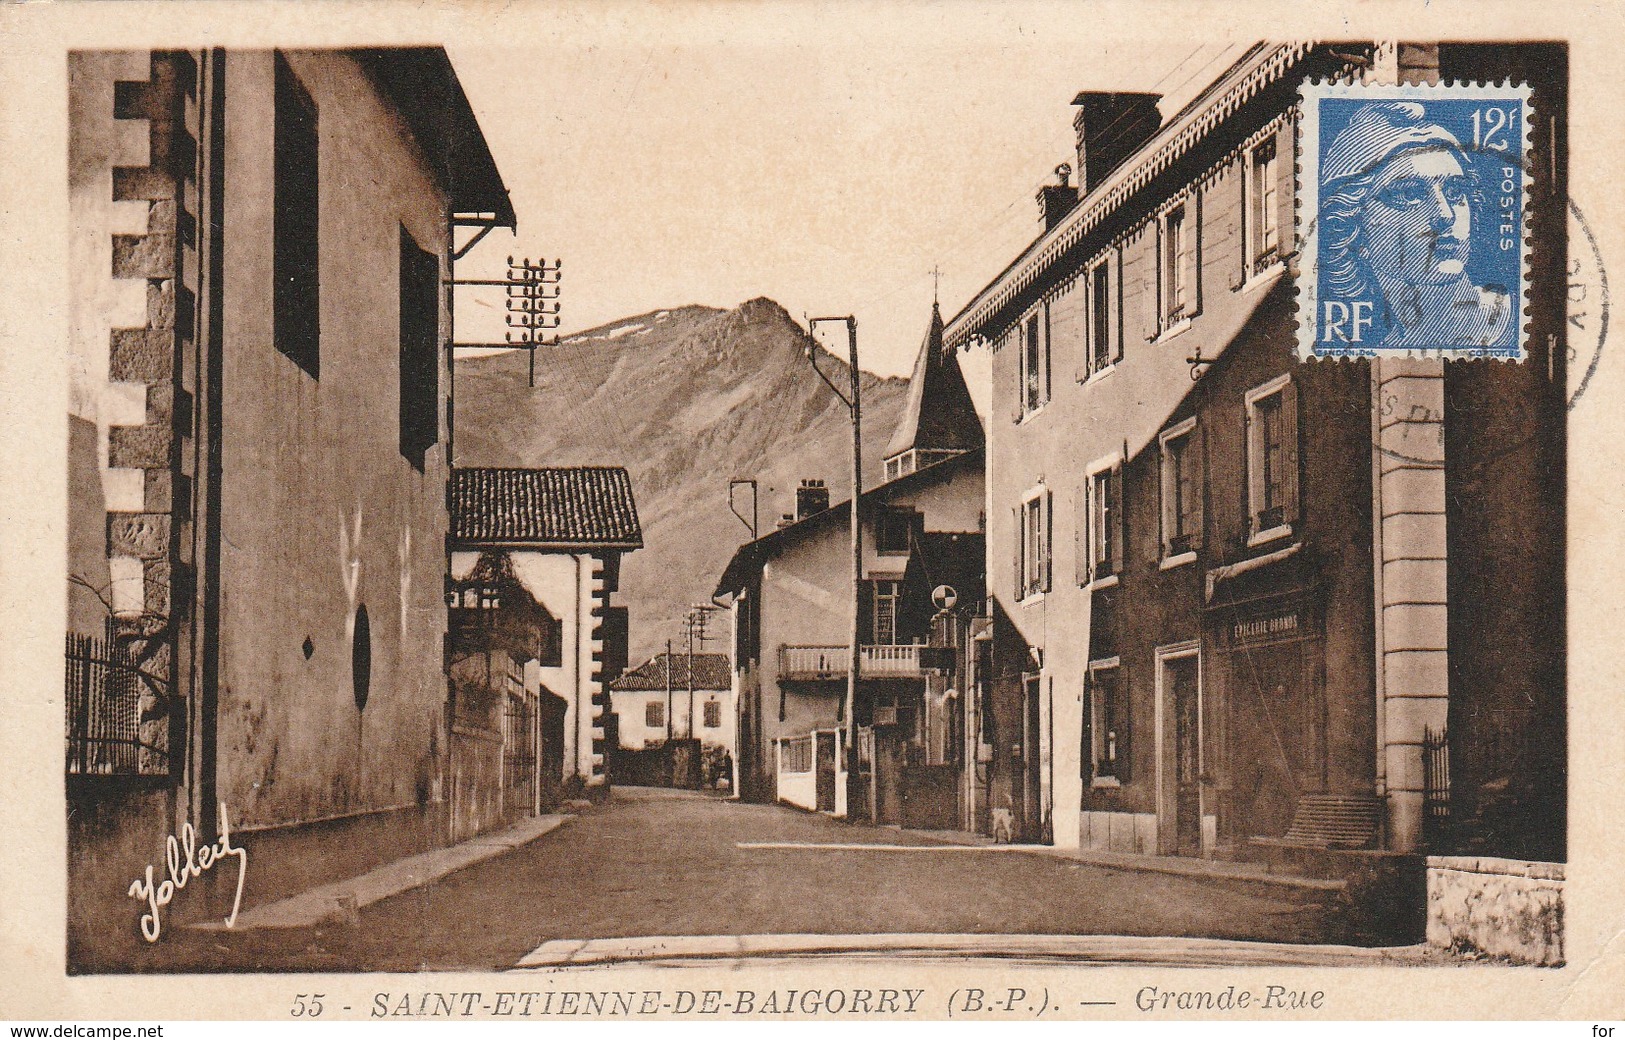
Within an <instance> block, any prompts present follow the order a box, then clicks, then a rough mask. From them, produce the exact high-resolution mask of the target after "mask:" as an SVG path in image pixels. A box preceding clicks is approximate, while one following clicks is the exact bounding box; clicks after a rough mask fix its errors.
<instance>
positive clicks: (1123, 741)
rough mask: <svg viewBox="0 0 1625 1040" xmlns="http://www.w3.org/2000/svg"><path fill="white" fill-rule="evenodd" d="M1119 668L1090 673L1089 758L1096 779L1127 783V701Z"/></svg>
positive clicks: (1098, 668)
mask: <svg viewBox="0 0 1625 1040" xmlns="http://www.w3.org/2000/svg"><path fill="white" fill-rule="evenodd" d="M1118 672H1119V669H1118V668H1117V667H1116V666H1115V665H1114V666H1111V667H1105V668H1102V667H1096V668H1093V669H1091V670H1090V672H1089V714H1088V716H1087V721H1088V725H1089V728H1090V734H1091V740H1090V744H1091V745H1092V747H1091V749H1090V750H1091V755H1090V757H1091V759H1092V760H1093V763H1094V775H1095V778H1096V779H1101V778H1105V777H1111V778H1113V779H1115V780H1118V781H1119V782H1127V780H1128V765H1129V726H1128V721H1129V716H1128V702H1127V699H1126V696H1125V693H1126V691H1125V690H1124V689H1123V684H1122V681H1121V676H1120V675H1119V674H1118Z"/></svg>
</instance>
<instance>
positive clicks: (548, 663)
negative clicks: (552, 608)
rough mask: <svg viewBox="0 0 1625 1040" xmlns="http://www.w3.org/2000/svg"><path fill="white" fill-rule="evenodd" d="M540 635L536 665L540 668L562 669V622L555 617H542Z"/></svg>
mask: <svg viewBox="0 0 1625 1040" xmlns="http://www.w3.org/2000/svg"><path fill="white" fill-rule="evenodd" d="M540 627H541V635H540V637H539V638H538V639H537V647H536V663H537V665H538V666H540V667H542V668H563V667H564V622H563V621H561V620H559V619H558V618H556V617H544V618H542V621H541V626H540Z"/></svg>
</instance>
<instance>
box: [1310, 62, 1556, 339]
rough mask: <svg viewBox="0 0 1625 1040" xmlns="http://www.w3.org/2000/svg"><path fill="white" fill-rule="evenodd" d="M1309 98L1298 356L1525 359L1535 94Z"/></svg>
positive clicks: (1501, 91)
mask: <svg viewBox="0 0 1625 1040" xmlns="http://www.w3.org/2000/svg"><path fill="white" fill-rule="evenodd" d="M1300 96H1301V99H1302V119H1301V120H1300V122H1299V128H1300V135H1299V149H1298V163H1299V173H1298V198H1299V207H1298V240H1299V241H1298V245H1299V253H1298V255H1299V257H1300V261H1299V277H1298V283H1297V284H1298V354H1299V356H1300V357H1301V358H1305V359H1308V358H1317V357H1318V358H1339V357H1378V356H1384V355H1397V356H1405V357H1443V358H1499V359H1504V360H1516V361H1521V360H1523V359H1524V357H1525V349H1524V346H1525V344H1524V335H1525V333H1524V321H1525V311H1526V304H1527V299H1526V297H1527V288H1528V287H1527V284H1526V282H1527V277H1526V269H1527V267H1526V263H1525V258H1526V256H1527V252H1528V247H1529V229H1528V212H1529V209H1528V197H1529V174H1528V164H1527V162H1526V158H1527V155H1528V137H1527V129H1528V126H1529V88H1528V87H1527V86H1524V85H1507V86H1482V85H1411V86H1367V85H1361V84H1346V83H1306V84H1304V86H1303V88H1302V91H1301V95H1300Z"/></svg>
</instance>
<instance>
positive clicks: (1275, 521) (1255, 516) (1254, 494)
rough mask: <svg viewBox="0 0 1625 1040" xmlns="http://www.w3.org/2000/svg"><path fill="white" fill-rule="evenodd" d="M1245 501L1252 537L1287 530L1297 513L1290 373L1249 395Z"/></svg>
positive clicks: (1262, 537) (1295, 435) (1294, 415)
mask: <svg viewBox="0 0 1625 1040" xmlns="http://www.w3.org/2000/svg"><path fill="white" fill-rule="evenodd" d="M1247 502H1248V512H1249V519H1250V525H1249V535H1250V537H1251V538H1252V539H1253V540H1254V541H1261V540H1268V539H1269V538H1273V537H1277V536H1279V535H1284V534H1287V533H1288V532H1289V530H1290V526H1291V524H1292V523H1293V521H1295V520H1296V519H1297V516H1298V405H1297V388H1296V387H1295V386H1294V384H1293V383H1292V380H1291V377H1290V376H1286V375H1283V376H1279V377H1277V378H1275V379H1272V380H1270V381H1269V382H1268V383H1265V384H1264V385H1262V386H1259V387H1255V388H1254V389H1253V390H1251V391H1249V392H1248V394H1247Z"/></svg>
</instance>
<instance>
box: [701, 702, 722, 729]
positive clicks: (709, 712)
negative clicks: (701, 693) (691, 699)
mask: <svg viewBox="0 0 1625 1040" xmlns="http://www.w3.org/2000/svg"><path fill="white" fill-rule="evenodd" d="M721 726H722V702H721V701H706V702H705V728H706V729H719V728H720V727H721Z"/></svg>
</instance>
